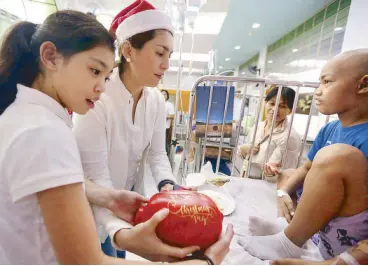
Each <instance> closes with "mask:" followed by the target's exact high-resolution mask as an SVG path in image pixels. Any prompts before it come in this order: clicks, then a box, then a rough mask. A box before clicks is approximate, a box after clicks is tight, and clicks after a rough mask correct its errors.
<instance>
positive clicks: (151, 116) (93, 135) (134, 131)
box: [74, 69, 175, 247]
mask: <svg viewBox="0 0 368 266" xmlns="http://www.w3.org/2000/svg"><path fill="white" fill-rule="evenodd" d="M132 108H133V98H132V95H131V94H130V93H129V91H128V90H127V89H126V88H125V86H124V84H123V82H122V81H121V79H120V76H119V73H118V70H117V69H115V70H114V72H113V74H112V75H111V80H110V81H109V82H108V83H107V84H106V92H105V93H104V94H102V95H101V98H100V100H99V101H98V102H96V103H95V108H94V109H93V110H91V111H89V112H88V113H87V114H86V115H84V116H78V115H76V116H75V117H74V133H75V136H76V139H77V142H78V147H79V151H80V154H81V160H82V165H83V169H84V172H85V175H86V177H88V178H89V179H90V180H92V181H93V182H95V183H96V184H99V185H101V186H104V187H113V188H115V189H127V190H131V189H132V187H134V190H135V191H137V192H139V193H141V194H144V191H143V189H144V187H143V184H144V177H145V173H146V167H147V165H149V166H150V167H151V171H152V175H153V177H154V179H155V181H156V183H157V184H158V183H159V182H161V181H163V180H165V179H168V180H172V181H174V182H175V178H174V176H173V174H172V170H171V166H170V163H169V160H168V157H167V154H166V150H165V121H166V117H165V115H166V110H165V101H164V97H163V96H162V94H161V92H160V91H159V90H158V89H156V88H145V89H144V91H143V94H142V97H141V99H140V100H139V102H138V104H137V107H136V114H135V121H134V124H133V121H132ZM93 209H94V214H95V218H96V222H97V225H98V226H99V234H100V240H101V241H102V242H104V241H105V239H106V237H107V234H109V235H110V238H111V239H113V236H114V234H115V233H116V232H117V231H119V230H120V229H121V228H129V227H131V225H129V224H128V223H126V222H125V221H123V220H121V219H118V218H117V217H115V216H114V215H113V214H112V213H111V212H109V211H108V210H107V209H102V208H98V207H95V206H94V207H93ZM105 229H106V231H105ZM113 245H114V246H115V247H116V245H115V243H113Z"/></svg>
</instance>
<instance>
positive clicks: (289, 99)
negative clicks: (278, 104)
mask: <svg viewBox="0 0 368 266" xmlns="http://www.w3.org/2000/svg"><path fill="white" fill-rule="evenodd" d="M277 92H278V87H275V88H273V89H272V90H271V91H270V92H269V93H268V94H267V96H266V102H268V101H270V100H271V99H272V98H273V97H275V96H277ZM281 97H282V99H283V100H284V102H285V103H286V104H287V106H288V107H289V109H293V105H294V99H295V91H294V90H293V89H291V88H289V87H282V91H281Z"/></svg>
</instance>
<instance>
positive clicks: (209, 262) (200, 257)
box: [183, 253, 215, 265]
mask: <svg viewBox="0 0 368 266" xmlns="http://www.w3.org/2000/svg"><path fill="white" fill-rule="evenodd" d="M188 260H199V261H204V262H206V265H215V264H214V262H213V260H212V259H211V258H210V257H209V256H207V255H205V254H195V253H194V254H193V255H190V256H188V257H186V258H185V259H183V261H188Z"/></svg>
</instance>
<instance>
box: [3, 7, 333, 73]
mask: <svg viewBox="0 0 368 266" xmlns="http://www.w3.org/2000/svg"><path fill="white" fill-rule="evenodd" d="M49 1H51V0H33V1H31V0H0V5H1V6H2V7H1V8H3V7H5V9H6V10H8V11H11V12H12V11H14V12H12V13H15V12H18V11H19V10H20V9H22V7H23V5H24V3H26V4H27V3H30V2H33V3H34V2H49ZM52 1H53V0H52ZM186 1H188V2H189V3H190V2H191V1H199V0H186ZM202 1H203V0H202ZM332 1H333V0H278V1H276V0H207V1H204V2H205V4H204V5H203V6H202V8H201V9H200V12H199V14H198V16H197V20H196V24H195V27H194V35H193V36H192V34H191V31H190V29H188V28H187V30H186V33H185V34H184V40H183V45H182V52H183V63H182V65H183V67H184V73H185V72H188V70H189V67H191V69H192V71H193V74H197V75H199V74H202V73H203V70H204V69H205V68H206V67H207V62H208V58H209V56H208V52H209V51H210V50H211V49H216V50H217V51H218V54H217V65H218V66H220V65H221V66H223V70H226V69H233V68H236V67H237V66H239V65H241V64H242V63H244V62H245V61H246V60H247V59H249V58H250V57H252V56H253V55H254V54H256V53H257V52H259V50H260V49H261V48H262V47H265V46H267V45H269V44H271V43H273V42H274V41H276V40H277V39H278V38H280V37H281V36H283V35H284V34H286V33H287V32H288V31H290V30H292V29H293V28H294V27H296V26H297V25H299V24H300V23H302V22H304V21H305V20H306V19H308V18H309V17H311V16H313V15H314V14H315V13H317V12H318V10H320V9H321V8H323V7H324V6H325V5H326V4H328V3H329V2H332ZM55 2H56V4H57V6H58V8H59V9H65V8H72V9H77V10H81V11H83V12H94V11H95V12H96V14H98V17H99V18H100V21H101V22H102V23H103V24H104V25H105V26H106V27H108V26H109V25H110V23H111V21H112V19H113V17H114V16H115V15H116V14H117V13H118V12H119V11H120V10H122V9H123V8H125V7H126V6H128V5H130V4H131V3H132V2H133V0H55ZM149 2H150V3H152V4H153V5H154V6H155V7H156V8H158V9H161V10H164V9H165V5H166V2H174V0H149ZM12 7H13V8H12ZM18 13H19V12H18ZM33 13H35V14H34V16H37V14H38V13H37V12H33ZM20 17H23V16H22V14H21V13H20ZM28 17H29V14H28ZM38 17H40V16H38ZM41 17H42V16H41ZM34 19H36V17H35V18H34ZM39 19H42V18H39ZM253 23H259V24H260V27H259V28H257V29H252V24H253ZM192 37H193V40H194V46H193V51H192ZM179 40H180V38H179V35H178V34H176V36H175V41H174V52H175V53H174V55H173V57H172V60H171V69H170V70H169V71H171V72H173V73H175V72H177V69H178V52H179V46H180V45H179ZM236 45H239V46H240V49H239V50H235V49H234V47H235V46H236ZM191 51H192V53H191ZM225 58H230V61H228V62H226V61H225ZM190 60H191V61H192V63H191V64H190Z"/></svg>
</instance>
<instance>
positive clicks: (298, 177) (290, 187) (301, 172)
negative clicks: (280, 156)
mask: <svg viewBox="0 0 368 266" xmlns="http://www.w3.org/2000/svg"><path fill="white" fill-rule="evenodd" d="M311 167H312V162H311V161H309V160H307V161H306V162H305V163H304V164H303V165H302V166H300V167H299V168H298V169H296V170H295V172H294V173H293V174H292V175H291V176H290V178H289V179H288V180H287V181H286V182H285V183H284V184H283V185H282V187H281V188H280V189H279V191H280V190H281V191H284V192H285V193H287V194H285V193H284V194H285V195H284V196H282V197H280V196H279V197H278V198H277V208H278V215H279V216H282V217H285V218H286V220H287V221H288V222H290V221H291V219H292V217H293V215H294V212H295V209H294V203H293V201H292V199H291V196H290V195H292V193H294V192H295V191H296V190H297V189H298V188H299V187H301V186H302V185H303V183H304V180H305V177H306V176H307V173H308V171H309V169H310V168H311ZM279 191H278V192H279Z"/></svg>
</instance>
